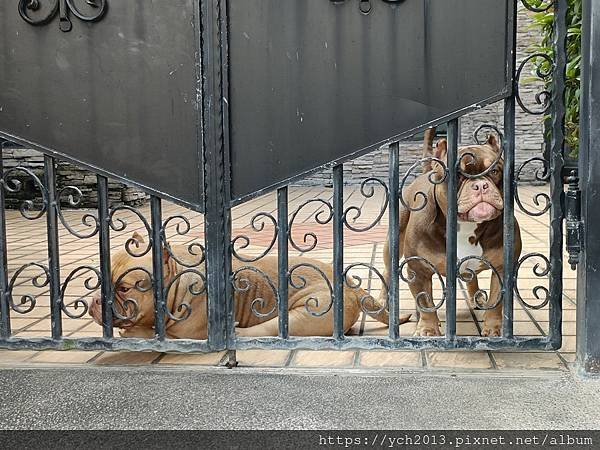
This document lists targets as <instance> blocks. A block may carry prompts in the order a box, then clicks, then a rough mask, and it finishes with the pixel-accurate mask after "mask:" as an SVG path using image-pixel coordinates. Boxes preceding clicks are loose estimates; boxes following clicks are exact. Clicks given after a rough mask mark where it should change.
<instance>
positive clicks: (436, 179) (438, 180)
mask: <svg viewBox="0 0 600 450" xmlns="http://www.w3.org/2000/svg"><path fill="white" fill-rule="evenodd" d="M426 162H434V163H436V164H438V165H439V166H440V169H439V170H433V171H431V172H430V173H429V175H428V178H429V182H430V183H431V184H433V185H436V184H442V183H444V182H445V181H446V179H447V178H448V168H447V167H446V163H444V161H442V160H441V159H439V158H434V157H432V156H430V157H427V158H423V159H420V160H419V161H417V162H416V163H414V164H413V165H412V166H410V168H409V169H408V170H407V171H406V173H405V174H404V176H403V177H402V180H401V181H400V203H402V206H404V207H405V208H406V209H408V210H409V211H412V212H416V211H421V210H422V209H423V208H425V206H427V201H428V200H427V194H426V193H425V192H421V191H417V192H415V194H414V196H413V200H414V202H415V204H417V206H411V205H409V203H408V201H407V200H406V199H405V198H404V188H405V187H406V183H408V182H409V179H410V178H411V175H412V173H413V172H414V171H415V170H417V169H419V170H421V168H422V167H423V163H426ZM440 172H441V173H440ZM419 198H420V199H421V200H418V199H419ZM419 202H420V203H419Z"/></svg>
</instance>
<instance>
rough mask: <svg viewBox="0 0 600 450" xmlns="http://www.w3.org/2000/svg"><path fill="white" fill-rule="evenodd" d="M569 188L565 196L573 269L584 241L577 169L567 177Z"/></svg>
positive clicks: (570, 258)
mask: <svg viewBox="0 0 600 450" xmlns="http://www.w3.org/2000/svg"><path fill="white" fill-rule="evenodd" d="M567 184H568V185H569V186H568V189H567V193H566V196H565V215H566V222H567V239H566V245H567V252H569V264H570V265H571V269H572V270H575V269H576V268H577V263H578V262H579V255H580V253H581V247H582V241H583V223H582V222H581V191H580V190H579V177H578V176H577V171H576V170H572V171H571V173H570V174H569V176H568V177H567Z"/></svg>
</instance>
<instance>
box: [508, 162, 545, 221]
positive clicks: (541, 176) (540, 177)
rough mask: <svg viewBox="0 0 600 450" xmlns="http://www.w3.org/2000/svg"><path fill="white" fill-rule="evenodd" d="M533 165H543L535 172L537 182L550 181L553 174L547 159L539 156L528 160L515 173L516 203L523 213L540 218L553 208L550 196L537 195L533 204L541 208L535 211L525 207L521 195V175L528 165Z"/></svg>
mask: <svg viewBox="0 0 600 450" xmlns="http://www.w3.org/2000/svg"><path fill="white" fill-rule="evenodd" d="M532 163H539V164H541V167H540V168H538V169H537V170H536V171H535V179H536V180H537V181H543V182H546V181H548V180H550V176H551V172H550V169H549V167H548V166H549V164H548V161H547V160H546V159H544V158H542V157H539V156H536V157H535V158H530V159H528V160H527V161H525V162H524V163H523V164H521V166H520V167H519V168H518V169H517V171H516V173H515V181H516V183H517V189H515V202H516V203H517V205H518V206H519V209H520V210H521V211H523V212H524V213H525V214H527V215H529V216H534V217H539V216H542V215H544V214H545V213H546V212H548V210H549V209H550V207H551V206H552V200H551V199H550V196H549V195H548V194H546V193H545V192H539V193H537V194H536V195H535V197H533V204H534V205H535V206H537V207H539V208H540V209H539V210H537V211H535V210H531V209H527V208H526V207H525V205H524V204H523V202H522V201H521V196H520V194H519V184H518V182H519V181H520V180H521V173H522V172H523V170H524V169H525V167H527V166H528V165H530V164H532Z"/></svg>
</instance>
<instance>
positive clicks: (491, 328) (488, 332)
mask: <svg viewBox="0 0 600 450" xmlns="http://www.w3.org/2000/svg"><path fill="white" fill-rule="evenodd" d="M481 335H482V336H485V337H500V336H502V321H501V320H489V321H486V322H484V323H483V329H482V330H481Z"/></svg>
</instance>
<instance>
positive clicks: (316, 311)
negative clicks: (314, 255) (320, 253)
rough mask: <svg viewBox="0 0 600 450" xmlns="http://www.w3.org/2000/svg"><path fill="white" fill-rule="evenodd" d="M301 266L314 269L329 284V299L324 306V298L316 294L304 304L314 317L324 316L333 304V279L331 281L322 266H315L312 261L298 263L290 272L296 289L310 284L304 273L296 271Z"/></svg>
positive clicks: (292, 285)
mask: <svg viewBox="0 0 600 450" xmlns="http://www.w3.org/2000/svg"><path fill="white" fill-rule="evenodd" d="M301 268H306V269H309V270H314V271H315V272H316V273H317V275H319V276H320V277H321V278H322V279H323V280H325V283H326V284H327V288H328V290H329V299H328V302H327V303H326V304H325V306H324V307H323V304H324V300H323V299H319V298H317V297H314V296H311V297H309V298H308V299H307V300H306V303H305V304H304V307H305V308H306V311H307V312H308V313H309V314H310V315H311V316H314V317H321V316H324V315H325V314H327V313H328V312H329V311H330V310H331V307H332V306H333V288H332V286H331V281H329V278H328V277H327V275H326V274H325V273H324V272H323V271H322V270H321V269H320V268H318V267H317V266H315V265H313V264H310V263H301V264H296V265H295V266H293V267H291V268H290V270H289V272H288V276H289V280H290V286H291V287H293V288H294V289H304V288H306V287H307V285H308V282H307V280H306V277H304V276H303V275H300V274H295V273H294V272H296V271H297V270H299V269H301Z"/></svg>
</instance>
